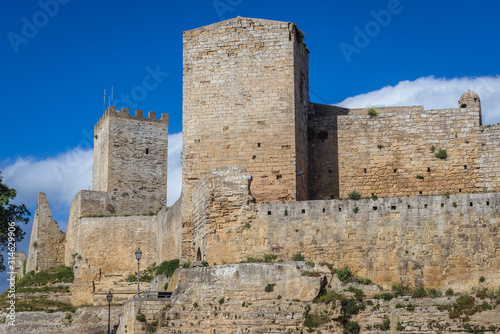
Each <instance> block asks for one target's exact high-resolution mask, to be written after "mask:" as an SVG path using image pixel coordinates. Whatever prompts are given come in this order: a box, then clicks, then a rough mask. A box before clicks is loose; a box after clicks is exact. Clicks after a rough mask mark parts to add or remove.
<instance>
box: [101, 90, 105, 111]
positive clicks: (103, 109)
mask: <svg viewBox="0 0 500 334" xmlns="http://www.w3.org/2000/svg"><path fill="white" fill-rule="evenodd" d="M105 111H106V89H104V100H103V101H102V112H105Z"/></svg>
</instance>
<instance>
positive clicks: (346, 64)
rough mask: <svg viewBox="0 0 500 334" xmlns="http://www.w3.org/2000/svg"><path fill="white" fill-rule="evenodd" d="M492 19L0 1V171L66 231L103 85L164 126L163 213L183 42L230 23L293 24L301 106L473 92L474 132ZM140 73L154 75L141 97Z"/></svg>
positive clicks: (404, 5) (489, 77)
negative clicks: (302, 75)
mask: <svg viewBox="0 0 500 334" xmlns="http://www.w3.org/2000/svg"><path fill="white" fill-rule="evenodd" d="M499 14H500V3H499V2H498V1H494V0H484V1H476V2H475V3H471V2H470V1H461V0H457V1H431V0H400V1H396V0H363V1H326V0H312V1H309V2H305V1H297V0H287V1H282V0H273V1H269V0H268V1H261V0H252V1H251V0H215V1H213V0H211V1H158V0H149V1H138V0H121V1H117V0H111V1H93V0H87V1H82V0H58V1H57V0H41V1H29V0H23V1H13V0H7V1H2V2H1V3H0V35H1V36H2V38H1V39H0V54H1V55H2V60H3V61H2V62H1V63H0V71H1V73H2V75H1V77H0V92H1V97H2V99H1V101H2V104H3V105H2V115H1V116H2V123H1V124H2V125H3V126H2V134H3V140H2V141H0V171H2V175H3V176H4V181H5V182H6V183H7V184H8V185H10V186H13V187H15V188H16V189H17V190H18V195H19V196H18V200H19V201H22V202H23V203H26V204H27V205H28V206H29V207H30V209H31V211H32V213H34V211H35V208H36V199H37V193H38V192H39V191H44V192H46V193H47V198H48V200H49V203H50V204H51V206H52V209H53V214H54V218H55V219H56V220H57V221H58V222H59V224H60V226H61V229H63V230H65V229H66V223H67V217H68V211H69V202H70V201H71V199H72V197H73V196H74V195H75V194H76V193H77V191H78V190H79V189H88V187H89V186H90V184H91V166H92V137H93V134H92V132H93V126H94V124H95V123H96V122H97V120H98V119H99V118H100V117H101V115H102V111H103V90H104V89H106V90H107V92H108V94H109V93H110V91H111V87H112V86H113V91H114V98H115V101H116V100H117V99H120V100H124V99H123V98H122V96H125V95H129V96H131V98H129V101H128V102H126V103H128V104H129V106H130V107H131V109H134V108H135V106H136V105H137V108H139V109H143V110H144V111H149V110H152V111H156V112H157V113H168V114H170V131H169V132H170V134H171V136H170V137H171V138H170V146H171V147H170V154H169V155H170V162H169V202H170V203H172V202H173V201H174V200H175V197H177V196H178V194H179V192H180V185H179V183H178V182H177V183H176V182H175V181H173V182H172V181H171V180H179V179H180V162H179V156H180V147H181V146H180V145H181V134H180V132H181V131H182V128H181V125H182V118H181V117H182V115H181V110H182V34H181V32H182V31H184V30H189V29H194V28H197V27H200V26H203V25H207V24H211V23H214V22H217V21H220V20H222V19H229V18H233V17H235V16H245V17H255V18H265V19H273V20H281V21H291V22H295V23H297V25H298V27H299V28H300V29H302V30H303V32H304V33H305V36H306V38H305V42H306V44H307V45H308V48H309V50H310V51H311V54H310V86H311V89H312V90H313V91H314V92H315V93H317V94H318V95H319V96H321V98H322V99H320V98H318V97H317V96H316V95H314V94H311V99H312V101H313V102H319V103H324V101H327V102H328V103H331V104H333V103H335V104H340V105H344V106H358V107H365V106H367V105H370V106H382V105H408V104H410V105H412V104H423V105H425V107H426V108H427V109H430V108H446V107H456V106H457V100H458V98H459V97H460V94H461V93H462V92H463V91H466V90H467V89H471V90H475V91H477V92H478V93H479V94H480V96H481V99H482V102H483V115H484V117H485V119H484V122H485V123H486V124H491V123H498V122H500V79H499V75H500V65H499V64H500V62H499V61H498V59H499V54H500V38H499V37H498V32H499V31H500V20H499V19H498V17H499ZM360 32H361V33H360ZM363 35H364V36H363ZM363 37H364V38H363ZM346 50H348V51H349V52H348V51H346ZM353 50H355V51H353ZM346 53H348V55H347V56H346ZM151 72H156V73H157V74H158V73H160V74H158V75H157V76H156V78H157V80H156V85H154V86H155V87H154V88H152V87H149V88H150V89H145V88H144V84H143V80H144V78H145V76H147V75H148V74H150V73H151ZM323 100H324V101H323ZM106 104H107V102H106ZM118 106H126V105H124V102H122V103H121V105H120V104H119V105H118ZM25 230H26V231H27V232H28V236H27V240H25V241H24V242H22V243H21V245H20V246H19V250H25V251H27V245H28V240H29V232H30V230H31V223H30V224H29V225H28V226H26V227H25Z"/></svg>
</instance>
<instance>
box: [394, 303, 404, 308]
mask: <svg viewBox="0 0 500 334" xmlns="http://www.w3.org/2000/svg"><path fill="white" fill-rule="evenodd" d="M403 307H404V305H403V304H401V303H397V304H396V306H395V308H403Z"/></svg>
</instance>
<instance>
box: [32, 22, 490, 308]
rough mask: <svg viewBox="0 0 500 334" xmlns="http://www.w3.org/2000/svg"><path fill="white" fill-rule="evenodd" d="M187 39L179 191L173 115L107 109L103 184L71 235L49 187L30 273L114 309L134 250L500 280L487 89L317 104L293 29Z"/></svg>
mask: <svg viewBox="0 0 500 334" xmlns="http://www.w3.org/2000/svg"><path fill="white" fill-rule="evenodd" d="M183 45H184V50H183V51H184V56H183V67H184V78H183V151H182V168H183V172H182V195H181V198H180V199H179V200H178V201H177V202H176V203H175V204H174V205H173V206H172V207H170V208H167V207H166V206H165V205H166V193H167V192H166V189H167V140H168V136H167V134H168V115H166V114H162V115H161V118H160V119H158V117H157V116H156V114H155V113H154V112H149V114H148V116H147V117H144V115H143V112H142V111H141V110H136V111H135V115H130V111H129V110H128V109H127V108H123V109H122V110H116V108H115V107H109V108H108V110H106V112H105V114H104V115H103V116H102V118H101V119H100V120H99V122H98V123H97V125H96V126H95V129H94V131H95V140H94V169H93V182H92V188H93V190H92V191H87V190H82V191H80V192H79V193H78V194H77V195H76V196H75V198H74V200H73V201H72V203H71V211H70V217H69V221H68V229H67V231H66V233H65V234H64V233H62V232H60V231H59V228H58V227H57V224H56V223H55V222H54V221H53V220H52V218H51V213H50V207H49V205H48V202H47V200H46V198H45V195H44V194H40V196H39V204H38V209H37V212H36V214H35V220H34V224H33V231H32V236H31V242H30V249H29V255H28V259H27V268H26V270H27V271H30V270H35V271H40V270H44V269H47V268H50V267H53V266H55V265H58V264H66V265H67V266H73V267H74V268H75V283H74V284H73V287H72V294H73V295H72V298H73V300H72V301H73V303H74V304H84V303H103V302H104V300H105V294H106V293H107V291H108V289H109V288H110V287H111V288H113V286H112V285H110V282H112V281H113V280H115V279H117V278H124V277H127V276H128V275H129V274H131V273H133V272H134V271H135V270H136V268H137V262H136V260H135V257H134V251H135V250H136V249H137V248H138V247H140V248H141V250H142V251H143V258H142V260H141V266H142V267H147V266H148V265H150V264H152V263H153V262H156V263H160V262H162V261H165V260H172V259H180V261H181V263H194V262H199V261H206V262H208V263H210V264H212V263H214V262H216V263H219V264H221V263H237V262H240V261H241V260H244V259H246V258H247V257H256V258H259V257H261V256H262V255H263V254H273V255H276V256H277V257H278V258H282V259H285V260H289V259H291V257H292V256H293V255H294V254H296V253H301V254H303V255H304V256H305V258H307V259H310V260H312V261H314V262H318V263H319V262H325V263H330V264H332V265H333V266H334V267H336V268H340V267H343V266H345V265H347V266H349V267H351V268H353V269H354V270H355V271H356V272H357V273H359V275H361V276H364V277H369V278H371V279H372V280H373V281H375V282H377V283H379V284H381V285H382V286H389V287H390V285H391V284H393V283H397V282H403V283H405V284H408V285H411V286H419V285H424V286H426V287H435V288H444V287H453V288H454V289H456V290H461V289H466V288H469V287H471V286H473V285H474V284H476V282H477V281H478V278H479V277H480V276H484V277H485V278H486V281H487V282H490V283H491V284H492V286H498V285H500V277H499V276H498V272H499V270H500V255H499V249H500V238H499V236H498V229H499V225H500V194H499V191H500V126H498V125H493V126H489V125H488V126H484V125H482V122H481V103H480V99H479V96H478V95H477V94H475V93H473V92H471V91H468V92H466V93H464V94H463V95H462V96H461V97H460V101H459V104H458V106H457V108H452V109H444V110H425V109H424V107H423V106H407V107H401V106H399V107H387V108H376V109H366V108H360V109H347V108H341V107H336V106H331V105H321V104H316V103H311V102H310V99H309V69H308V63H309V50H308V48H307V47H306V45H305V44H304V41H303V35H302V33H301V32H300V30H299V29H298V28H297V27H296V25H295V24H293V23H288V22H279V21H271V20H263V19H250V18H241V17H238V18H234V19H231V20H227V21H223V22H219V23H215V24H212V25H209V26H205V27H201V28H197V29H194V30H190V31H186V32H184V33H183ZM352 192H358V193H359V194H361V196H362V198H361V199H359V200H355V199H349V196H350V194H351V193H352ZM351 197H353V195H352V194H351ZM174 288H175V287H174ZM134 292H135V291H134V288H133V287H132V288H131V289H130V288H129V289H128V290H127V289H123V290H122V291H119V290H116V291H115V295H117V296H121V297H120V298H122V300H126V299H128V298H130V297H131V296H132V295H133V294H134Z"/></svg>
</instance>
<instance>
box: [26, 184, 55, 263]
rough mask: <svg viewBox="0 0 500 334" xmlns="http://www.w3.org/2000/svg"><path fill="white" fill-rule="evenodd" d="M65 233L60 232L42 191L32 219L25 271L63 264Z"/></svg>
mask: <svg viewBox="0 0 500 334" xmlns="http://www.w3.org/2000/svg"><path fill="white" fill-rule="evenodd" d="M64 241H65V233H63V232H61V230H60V229H59V226H57V223H56V221H55V220H53V219H52V211H51V210H50V206H49V202H48V201H47V197H46V195H45V194H44V193H40V194H39V195H38V207H37V209H36V211H35V218H34V219H33V227H32V229H31V239H30V245H29V253H28V260H27V262H26V272H30V271H32V270H33V271H35V272H39V271H42V270H46V269H49V268H52V267H55V266H57V265H60V264H64V247H65V245H64Z"/></svg>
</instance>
